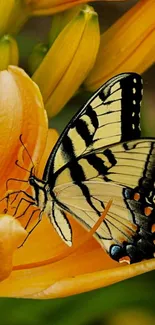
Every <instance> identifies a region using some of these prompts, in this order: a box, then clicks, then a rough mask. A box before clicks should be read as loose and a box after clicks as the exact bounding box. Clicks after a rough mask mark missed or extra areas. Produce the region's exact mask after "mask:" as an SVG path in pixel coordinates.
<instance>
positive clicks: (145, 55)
mask: <svg viewBox="0 0 155 325" xmlns="http://www.w3.org/2000/svg"><path fill="white" fill-rule="evenodd" d="M154 14H155V1H154V0H141V1H138V2H137V3H136V5H135V6H133V7H132V8H131V9H130V10H129V11H127V12H126V13H125V14H124V15H123V16H122V17H121V18H120V19H119V20H118V21H116V23H115V24H113V25H112V26H111V27H110V28H109V29H108V30H107V31H106V32H105V33H103V35H101V42H100V48H99V51H98V55H97V59H96V62H95V65H94V67H93V69H92V71H91V73H90V74H89V76H88V78H87V80H86V81H85V86H86V88H87V89H88V90H90V91H94V90H96V89H98V88H99V87H100V86H101V85H102V84H103V83H104V82H105V81H106V80H108V79H110V78H111V77H113V76H114V75H117V74H119V73H122V72H126V71H130V72H132V71H134V72H137V73H139V74H142V73H143V72H144V71H145V70H146V69H148V68H149V66H150V65H151V64H153V63H154V62H155V59H154V58H155V56H154V54H155V18H154Z"/></svg>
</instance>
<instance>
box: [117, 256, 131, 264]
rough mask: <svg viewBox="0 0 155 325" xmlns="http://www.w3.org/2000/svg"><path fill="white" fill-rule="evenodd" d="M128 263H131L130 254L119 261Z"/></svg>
mask: <svg viewBox="0 0 155 325" xmlns="http://www.w3.org/2000/svg"><path fill="white" fill-rule="evenodd" d="M124 262H125V263H127V264H130V257H129V256H124V257H121V258H120V259H119V263H124Z"/></svg>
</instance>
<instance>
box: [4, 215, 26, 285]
mask: <svg viewBox="0 0 155 325" xmlns="http://www.w3.org/2000/svg"><path fill="white" fill-rule="evenodd" d="M26 236H27V232H26V230H25V229H24V228H23V227H22V226H21V224H20V223H19V222H18V221H17V220H15V219H14V218H13V217H12V216H9V215H0V261H1V263H0V281H2V280H4V279H5V278H7V277H8V276H9V274H10V273H11V271H12V259H13V253H14V251H15V250H16V249H17V247H18V246H19V245H20V244H21V242H22V241H23V240H24V239H25V237H26Z"/></svg>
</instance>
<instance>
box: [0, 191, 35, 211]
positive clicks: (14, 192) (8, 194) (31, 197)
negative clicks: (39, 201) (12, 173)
mask: <svg viewBox="0 0 155 325" xmlns="http://www.w3.org/2000/svg"><path fill="white" fill-rule="evenodd" d="M20 193H23V194H24V195H26V196H27V198H29V199H31V200H33V201H34V198H33V196H32V195H30V194H28V193H27V192H25V191H23V190H18V191H12V190H9V191H7V192H6V195H5V196H4V197H3V198H2V199H1V200H0V202H2V201H3V200H6V204H7V208H6V210H5V213H7V211H8V206H9V200H10V197H11V196H12V195H15V194H16V196H15V198H14V199H13V201H12V202H15V200H16V199H17V197H18V195H19V194H20Z"/></svg>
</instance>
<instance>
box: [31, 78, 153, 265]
mask: <svg viewBox="0 0 155 325" xmlns="http://www.w3.org/2000/svg"><path fill="white" fill-rule="evenodd" d="M141 100H142V82H141V77H140V76H139V75H137V74H135V73H124V74H121V75H118V76H115V77H114V78H112V79H111V80H109V81H108V82H107V83H106V84H105V85H103V86H102V87H101V88H100V89H99V90H98V91H97V92H96V93H95V94H94V96H93V97H92V98H91V99H90V100H89V101H88V102H87V104H86V105H85V106H84V107H83V108H82V109H81V110H80V111H79V112H78V113H77V114H76V115H75V116H74V117H73V119H72V120H71V122H70V123H69V124H68V126H67V127H66V129H65V130H64V131H63V133H62V135H61V136H60V138H59V140H58V142H57V143H56V145H55V147H54V149H53V150H52V152H51V154H50V156H49V158H48V161H47V163H46V166H45V170H44V173H43V179H42V180H39V179H38V178H37V177H36V176H35V175H33V174H32V173H31V175H30V178H29V183H30V185H31V188H32V192H33V200H34V205H36V206H37V207H39V208H40V216H39V218H40V219H41V217H42V214H43V213H46V214H47V216H48V218H49V219H50V222H51V223H52V225H53V226H54V228H55V230H56V231H57V233H58V234H59V236H60V237H61V238H62V240H63V241H64V242H65V243H66V244H67V245H69V246H71V245H72V229H71V226H70V223H69V221H68V219H67V212H69V213H70V214H71V215H72V216H73V217H74V218H75V219H76V221H77V222H79V223H80V224H81V225H82V226H83V227H84V228H86V229H87V230H88V229H91V228H92V227H93V225H94V224H95V222H97V220H98V218H99V217H100V216H101V215H102V213H103V210H104V208H105V205H106V204H107V202H108V201H109V200H110V199H111V198H112V200H113V203H112V206H111V208H110V211H109V212H108V214H107V216H106V218H105V220H104V221H103V222H102V224H101V225H100V227H99V228H98V229H97V231H96V233H95V234H94V236H95V238H96V239H97V240H98V242H99V243H100V245H101V246H102V247H104V249H105V250H106V251H107V253H108V254H109V255H110V256H111V257H112V258H113V259H115V260H117V261H120V262H122V261H124V260H125V261H127V262H128V263H134V262H138V261H141V260H142V259H148V258H151V257H153V256H154V252H155V245H154V240H155V238H154V237H155V236H154V223H155V206H154V202H155V196H154V195H155V188H154V180H155V174H154V171H155V167H154V166H155V161H154V159H155V142H154V140H153V139H152V140H151V139H140V117H139V112H140V103H141Z"/></svg>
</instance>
